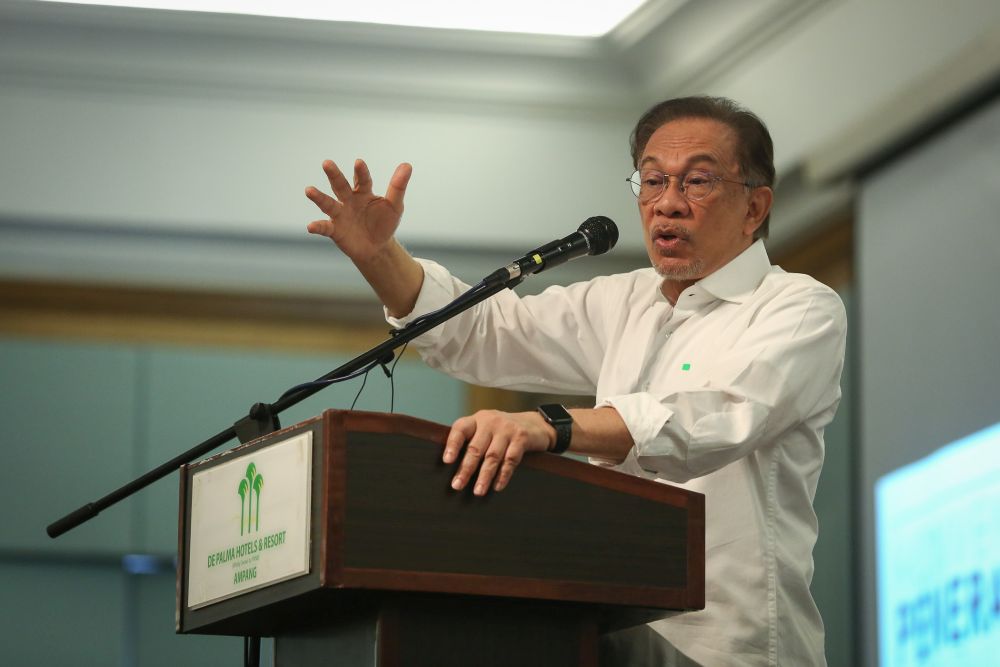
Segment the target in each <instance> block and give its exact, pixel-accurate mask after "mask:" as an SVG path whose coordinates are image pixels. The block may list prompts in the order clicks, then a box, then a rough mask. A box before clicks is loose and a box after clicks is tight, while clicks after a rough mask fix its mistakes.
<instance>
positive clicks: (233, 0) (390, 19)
mask: <svg viewBox="0 0 1000 667" xmlns="http://www.w3.org/2000/svg"><path fill="white" fill-rule="evenodd" d="M43 1H46V2H53V1H59V2H72V3H76V4H87V5H110V6H118V7H141V8H146V9H173V10H182V11H189V12H194V11H198V12H215V13H225V14H254V15H258V16H282V17H287V18H300V19H313V20H321V21H349V22H358V23H383V24H390V25H403V26H414V27H421V28H451V29H460V30H490V31H497V32H520V33H534V34H546V35H566V36H576V37H597V36H600V35H603V34H605V33H607V32H608V31H610V30H611V29H612V28H614V27H615V26H616V25H618V24H619V23H621V22H622V21H623V20H625V18H626V17H628V16H629V15H630V14H632V12H634V11H635V10H636V9H638V8H639V6H640V5H642V4H643V2H645V0H615V1H614V2H608V1H607V0H604V1H602V2H570V1H568V0H503V2H495V1H489V2H470V1H469V0H465V1H464V2H463V1H461V0H419V1H415V0H377V1H372V2H363V1H362V2H359V1H358V0H326V1H318V0H97V1H94V0H43Z"/></svg>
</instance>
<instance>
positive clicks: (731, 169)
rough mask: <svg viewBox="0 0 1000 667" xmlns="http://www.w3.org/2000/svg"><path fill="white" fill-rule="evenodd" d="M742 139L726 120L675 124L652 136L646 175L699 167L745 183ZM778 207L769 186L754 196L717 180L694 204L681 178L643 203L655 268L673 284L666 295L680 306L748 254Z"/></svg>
mask: <svg viewBox="0 0 1000 667" xmlns="http://www.w3.org/2000/svg"><path fill="white" fill-rule="evenodd" d="M735 141H736V137H735V134H734V133H733V131H732V130H731V129H730V128H729V127H728V126H726V125H724V124H722V123H720V122H718V121H715V120H710V119H705V118H685V119H680V120H674V121H671V122H669V123H666V124H665V125H663V126H661V127H660V128H659V129H658V130H656V132H654V133H653V136H651V137H650V138H649V142H648V143H647V144H646V147H645V149H644V150H643V153H642V156H641V157H640V159H639V169H640V170H642V169H655V170H657V171H661V172H664V173H667V174H671V175H672V176H680V177H683V175H684V174H685V173H687V172H689V171H691V170H693V169H697V170H700V171H707V172H711V173H712V174H713V175H715V176H721V177H722V178H725V179H728V180H729V181H742V180H743V179H742V178H741V176H740V166H739V162H738V161H737V158H736V144H735ZM761 190H763V191H766V192H763V193H760V192H758V191H761ZM770 204H771V194H770V189H769V188H757V189H755V190H754V191H752V192H750V193H748V192H747V190H746V188H744V187H743V186H742V185H740V184H739V183H730V182H727V181H719V182H716V183H715V184H714V186H713V188H712V191H711V193H710V194H709V195H708V196H707V197H705V198H704V199H700V200H697V201H691V200H689V199H687V197H685V196H684V194H683V193H681V191H680V179H679V178H673V177H672V178H671V179H670V182H669V184H668V186H667V187H666V189H665V190H664V191H663V192H662V193H661V194H660V195H659V196H658V197H655V198H653V199H652V200H650V201H648V202H641V201H640V202H639V212H640V215H641V216H642V225H643V232H644V235H645V242H646V251H647V252H648V253H649V259H650V261H651V262H652V263H653V267H654V268H655V269H656V271H657V272H658V273H659V274H660V275H661V276H663V277H664V278H666V281H665V282H664V287H663V289H664V293H665V294H666V295H667V296H668V297H671V296H672V297H673V298H672V300H675V299H676V295H677V294H679V292H680V290H682V289H684V287H685V286H687V285H690V284H692V283H694V282H695V281H697V280H699V279H701V278H704V277H705V276H707V275H709V274H710V273H712V272H714V271H716V270H717V269H719V268H721V267H722V266H724V265H725V264H727V263H728V262H729V261H730V260H732V259H733V258H734V257H736V256H737V255H739V254H740V253H741V252H743V251H744V250H745V249H746V248H748V247H749V246H750V244H751V243H752V242H753V233H754V230H756V229H757V227H759V226H760V224H761V222H763V220H764V216H765V215H766V214H767V209H769V208H770Z"/></svg>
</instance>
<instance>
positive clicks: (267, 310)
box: [0, 280, 388, 353]
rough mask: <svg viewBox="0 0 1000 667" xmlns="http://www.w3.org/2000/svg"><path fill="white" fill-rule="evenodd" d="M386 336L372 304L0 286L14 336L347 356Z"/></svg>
mask: <svg viewBox="0 0 1000 667" xmlns="http://www.w3.org/2000/svg"><path fill="white" fill-rule="evenodd" d="M387 331H388V325H386V324H385V323H384V322H382V319H381V308H380V307H379V306H378V304H377V303H376V302H375V301H374V300H372V301H343V300H336V299H324V298H315V297H295V296H285V295H248V294H235V293H223V292H195V291H177V290H164V289H154V288H141V287H117V286H108V285H99V284H90V285H87V284H77V283H73V284H69V283H57V282H30V281H14V280H0V333H4V334H12V335H18V336H31V337H43V338H74V339H84V340H98V341H110V342H124V343H167V344H179V345H219V346H231V347H244V348H274V349H282V350H294V351H309V352H324V351H325V352H344V353H350V352H361V351H363V350H366V349H368V348H370V347H371V346H373V345H375V344H377V343H379V342H380V341H382V340H384V339H385V337H386V333H387Z"/></svg>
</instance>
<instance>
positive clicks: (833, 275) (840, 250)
mask: <svg viewBox="0 0 1000 667" xmlns="http://www.w3.org/2000/svg"><path fill="white" fill-rule="evenodd" d="M771 261H772V262H773V263H774V264H777V265H779V266H781V268H783V269H784V270H786V271H788V272H789V273H806V274H808V275H810V276H812V277H813V278H815V279H816V280H818V281H820V282H821V283H823V284H824V285H827V286H829V287H832V288H833V289H835V290H840V289H843V288H845V287H847V286H849V285H850V284H851V283H852V282H853V280H854V219H853V216H852V215H851V214H847V215H844V216H841V217H838V218H836V219H834V220H832V221H831V222H830V223H829V224H828V225H825V226H823V228H822V229H820V230H818V231H817V232H816V233H813V234H810V235H809V236H807V237H805V238H803V239H802V240H800V241H798V242H796V243H794V244H791V245H789V246H787V247H783V248H782V250H781V251H780V252H777V253H775V254H774V255H773V256H772V257H771Z"/></svg>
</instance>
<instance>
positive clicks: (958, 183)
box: [858, 99, 1000, 665]
mask: <svg viewBox="0 0 1000 667" xmlns="http://www.w3.org/2000/svg"><path fill="white" fill-rule="evenodd" d="M998 155H1000V100H996V99H995V100H994V101H993V102H992V103H990V104H988V105H987V106H985V107H984V108H981V109H979V110H978V111H976V112H975V113H974V114H972V115H971V116H969V117H967V118H965V119H963V120H962V121H961V122H958V123H956V124H955V125H954V126H952V127H950V128H948V129H947V130H946V131H944V132H942V133H941V134H940V135H939V136H935V137H932V138H929V139H928V140H927V141H926V142H925V143H923V144H921V145H919V146H918V147H916V148H914V149H913V150H912V151H911V152H909V153H907V154H905V155H902V156H900V157H899V158H898V159H897V160H895V161H893V162H892V163H890V164H887V165H886V166H885V167H884V168H883V169H881V170H879V171H878V172H876V173H874V174H872V175H871V176H870V177H869V178H868V179H866V181H865V184H864V187H863V189H862V192H861V198H860V207H859V213H858V229H859V239H858V274H859V279H858V289H859V293H858V301H859V309H860V326H861V354H860V365H859V366H858V377H859V381H860V387H859V392H860V407H861V411H860V415H858V417H859V419H860V421H859V433H860V438H861V445H862V449H861V460H860V475H861V476H860V481H859V486H860V491H861V503H862V505H861V516H862V518H863V523H862V528H863V530H862V532H861V538H862V542H861V543H862V546H863V550H862V552H861V555H862V559H863V560H862V562H863V565H864V567H863V570H862V575H863V576H862V579H861V583H862V587H861V590H862V592H863V596H862V598H861V603H862V605H861V608H862V610H863V618H864V626H863V627H864V635H863V636H862V640H863V646H864V647H865V649H866V650H867V651H868V655H867V659H868V662H867V663H866V664H869V665H875V664H876V659H875V648H876V645H875V636H876V635H875V597H874V546H873V531H872V511H873V508H872V489H873V485H874V483H875V480H876V479H878V478H879V477H880V476H882V475H884V474H885V473H887V472H889V471H891V470H893V469H895V468H898V467H899V466H901V465H904V464H906V463H909V462H911V461H914V460H916V459H918V458H921V457H923V456H925V455H926V454H928V453H930V452H931V451H933V450H935V449H936V448H938V447H940V446H942V445H944V444H946V443H948V442H951V441H952V440H955V439H957V438H959V437H961V436H964V435H967V434H969V433H972V432H974V431H977V430H979V429H981V428H983V427H985V426H988V425H991V424H994V423H996V422H997V421H998V420H1000V409H998V407H997V396H998V395H1000V372H998V371H1000V362H998V360H997V359H998V356H997V352H996V341H997V340H998V339H1000V301H998V299H997V296H996V291H997V289H996V288H997V285H998V284H1000V250H998V248H1000V219H998V217H997V211H998V210H1000V162H998V161H997V156H998Z"/></svg>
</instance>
